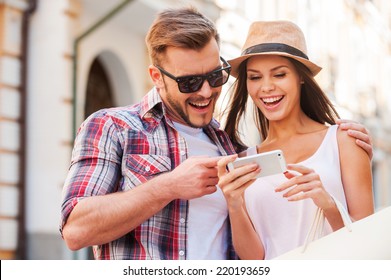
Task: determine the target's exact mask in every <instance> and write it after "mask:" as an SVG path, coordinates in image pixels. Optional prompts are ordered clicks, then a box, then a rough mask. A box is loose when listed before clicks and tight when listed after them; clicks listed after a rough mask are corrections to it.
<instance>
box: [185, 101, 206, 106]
mask: <svg viewBox="0 0 391 280" xmlns="http://www.w3.org/2000/svg"><path fill="white" fill-rule="evenodd" d="M209 103H210V101H208V102H198V103H195V102H190V104H192V105H194V106H197V107H205V106H208V105H209Z"/></svg>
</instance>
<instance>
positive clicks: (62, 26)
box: [0, 0, 391, 259]
mask: <svg viewBox="0 0 391 280" xmlns="http://www.w3.org/2000/svg"><path fill="white" fill-rule="evenodd" d="M188 4H191V5H193V6H195V7H197V8H198V9H200V10H201V12H203V13H205V14H206V15H207V16H208V17H210V18H211V19H212V20H214V21H216V23H217V24H218V28H219V30H220V32H221V36H222V55H223V56H224V57H225V58H228V59H229V58H232V57H234V56H236V55H238V54H239V53H240V46H241V44H242V43H243V42H244V40H245V36H246V33H247V28H248V26H249V24H250V22H251V21H254V20H271V19H288V20H292V21H294V22H296V23H297V24H298V25H299V26H300V27H301V28H302V29H303V31H304V33H305V35H306V38H307V44H308V46H309V56H310V58H311V59H312V60H314V61H316V62H317V63H318V64H320V65H322V66H323V67H324V68H323V70H322V72H321V74H320V75H319V77H318V80H319V82H320V83H321V85H322V86H323V88H325V89H326V90H327V92H328V93H329V95H330V96H331V98H332V99H333V100H335V102H336V103H337V104H338V107H339V108H340V112H341V113H342V115H343V116H346V117H347V118H350V119H354V120H357V121H360V122H362V123H363V124H365V125H366V126H367V127H368V128H369V129H370V131H371V133H372V136H373V141H374V144H375V156H374V159H373V171H374V189H375V203H376V207H377V209H380V208H382V207H385V206H388V205H391V178H390V176H389V175H388V174H389V173H390V172H389V171H390V169H391V162H390V157H389V154H390V152H391V141H390V140H389V139H390V137H389V136H390V133H391V131H390V130H391V124H389V123H387V119H388V118H387V116H389V114H390V108H391V98H390V93H389V92H388V91H389V90H391V80H390V79H387V78H388V77H387V73H390V70H391V53H390V52H391V32H390V27H391V4H390V3H389V1H388V0H378V1H369V0H361V1H360V0H294V1H288V0H275V1H267V0H259V1H257V0H244V1H243V0H242V1H236V0H198V1H195V0H194V1H174V0H171V1H170V0H164V1H153V0H133V1H131V0H128V1H124V0H112V1H105V0H0V259H72V258H88V251H87V250H81V251H79V252H76V253H75V252H70V251H69V250H68V249H67V248H66V247H65V244H64V242H63V241H62V239H61V236H60V234H59V231H58V223H59V216H60V204H61V192H62V185H63V182H64V179H65V176H66V173H67V169H68V166H69V161H70V155H71V150H72V146H73V139H74V134H75V131H76V129H77V128H78V126H79V125H80V124H81V122H82V121H83V120H84V119H85V118H86V117H87V116H88V115H89V114H90V113H91V112H93V111H96V110H97V109H100V108H103V107H110V106H121V105H128V104H131V103H134V102H137V101H138V100H139V99H140V98H141V97H142V96H143V95H144V94H145V93H146V92H147V91H148V90H149V88H150V87H151V83H150V80H149V77H148V76H147V66H148V65H149V58H148V54H147V50H146V47H145V43H144V38H145V34H146V32H147V29H148V28H149V26H150V24H151V22H152V20H153V18H154V16H155V14H156V13H157V12H158V11H160V10H161V9H162V8H166V7H178V6H183V5H188ZM244 130H247V131H246V133H248V134H249V135H252V137H250V138H249V139H250V140H249V142H250V143H249V144H253V143H256V142H257V141H258V140H257V139H258V137H257V133H256V131H255V130H254V129H252V128H251V124H249V125H248V126H247V127H245V128H244Z"/></svg>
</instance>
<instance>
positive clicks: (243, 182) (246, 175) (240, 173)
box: [217, 155, 261, 210]
mask: <svg viewBox="0 0 391 280" xmlns="http://www.w3.org/2000/svg"><path fill="white" fill-rule="evenodd" d="M236 158H237V155H231V156H226V157H222V158H221V159H220V160H219V161H218V162H217V170H218V172H217V173H218V176H219V182H218V186H219V187H220V188H221V190H222V192H223V194H224V197H225V199H226V200H227V204H228V208H229V209H231V210H235V209H239V207H242V206H243V205H244V199H243V193H244V191H245V190H246V188H247V187H248V186H250V185H251V184H252V183H253V182H254V181H255V176H256V175H257V174H258V173H259V172H260V171H261V169H260V168H259V166H258V165H257V164H247V165H244V166H241V167H239V168H235V169H234V170H231V171H228V168H227V165H228V163H230V162H233V161H234V160H235V159H236Z"/></svg>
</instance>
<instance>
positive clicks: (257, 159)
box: [228, 150, 286, 178]
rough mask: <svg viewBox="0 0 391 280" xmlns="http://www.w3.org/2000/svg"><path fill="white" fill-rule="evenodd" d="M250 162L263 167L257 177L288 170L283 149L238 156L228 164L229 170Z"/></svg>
mask: <svg viewBox="0 0 391 280" xmlns="http://www.w3.org/2000/svg"><path fill="white" fill-rule="evenodd" d="M249 163H257V164H258V165H259V166H260V167H261V172H260V173H259V174H258V176H257V178H260V177H264V176H269V175H275V174H279V173H284V172H285V171H286V163H285V158H284V154H283V152H282V151H281V150H273V151H270V152H265V153H260V154H256V155H251V156H246V157H241V158H237V159H236V160H235V161H233V162H230V163H229V164H228V170H233V169H234V168H237V167H239V166H243V165H246V164H249Z"/></svg>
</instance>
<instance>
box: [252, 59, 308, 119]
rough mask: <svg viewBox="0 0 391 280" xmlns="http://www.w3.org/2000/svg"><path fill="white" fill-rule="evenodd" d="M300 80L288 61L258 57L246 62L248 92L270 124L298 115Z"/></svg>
mask: <svg viewBox="0 0 391 280" xmlns="http://www.w3.org/2000/svg"><path fill="white" fill-rule="evenodd" d="M300 89H301V78H300V76H299V74H298V73H297V71H296V68H295V67H294V65H293V64H292V63H291V62H290V61H289V59H287V58H285V57H283V56H278V55H260V56H254V57H251V58H250V59H249V60H248V61H247V91H248V93H249V94H250V96H251V98H252V99H253V101H254V103H255V105H256V106H257V107H258V108H259V109H260V110H261V111H262V113H263V114H264V115H265V117H266V118H267V119H268V120H269V121H280V120H283V119H285V118H288V117H291V116H294V115H295V114H298V113H299V112H300Z"/></svg>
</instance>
